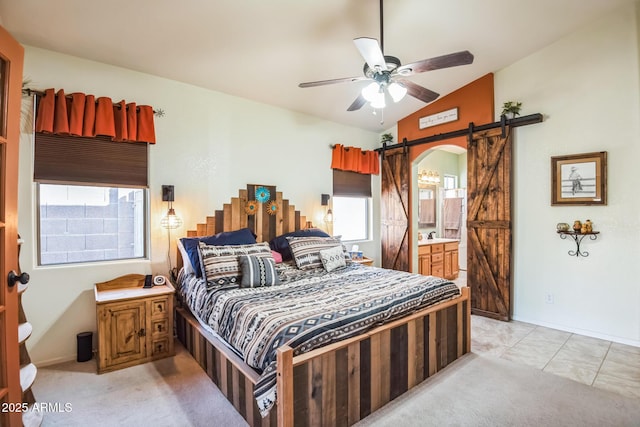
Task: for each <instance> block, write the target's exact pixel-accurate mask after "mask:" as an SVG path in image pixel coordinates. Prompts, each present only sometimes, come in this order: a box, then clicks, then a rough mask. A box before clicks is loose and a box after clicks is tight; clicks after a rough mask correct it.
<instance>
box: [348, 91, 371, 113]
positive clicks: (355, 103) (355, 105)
mask: <svg viewBox="0 0 640 427" xmlns="http://www.w3.org/2000/svg"><path fill="white" fill-rule="evenodd" d="M366 103H367V100H366V99H364V96H362V94H360V95H358V97H357V98H356V99H355V101H353V102H352V103H351V105H350V106H349V108H347V111H356V110H359V109H360V108H362V106H363V105H364V104H366Z"/></svg>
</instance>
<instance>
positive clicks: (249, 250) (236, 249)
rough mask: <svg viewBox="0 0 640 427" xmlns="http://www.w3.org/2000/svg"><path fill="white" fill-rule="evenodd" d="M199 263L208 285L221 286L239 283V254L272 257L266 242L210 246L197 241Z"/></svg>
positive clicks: (240, 274)
mask: <svg viewBox="0 0 640 427" xmlns="http://www.w3.org/2000/svg"><path fill="white" fill-rule="evenodd" d="M198 252H199V253H200V265H201V266H202V277H204V278H205V279H206V280H207V283H208V284H209V285H213V286H222V285H229V284H240V278H241V276H242V270H241V268H240V263H239V260H238V257H239V256H240V255H255V256H260V257H268V258H273V257H272V256H271V248H270V247H269V244H268V243H256V244H253V245H228V246H210V245H207V244H206V243H203V242H200V243H199V251H198Z"/></svg>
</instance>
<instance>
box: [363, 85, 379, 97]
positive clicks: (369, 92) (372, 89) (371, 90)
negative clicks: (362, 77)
mask: <svg viewBox="0 0 640 427" xmlns="http://www.w3.org/2000/svg"><path fill="white" fill-rule="evenodd" d="M379 93H380V85H379V84H378V83H376V82H371V83H369V84H368V85H366V86H365V87H364V88H363V89H362V97H363V98H364V99H366V100H367V101H369V102H373V100H374V99H376V97H377V96H378V94H379Z"/></svg>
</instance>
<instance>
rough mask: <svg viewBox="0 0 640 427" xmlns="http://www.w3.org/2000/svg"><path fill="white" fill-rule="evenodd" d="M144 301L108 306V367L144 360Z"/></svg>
mask: <svg viewBox="0 0 640 427" xmlns="http://www.w3.org/2000/svg"><path fill="white" fill-rule="evenodd" d="M145 305H146V303H145V301H135V302H130V303H125V304H114V305H111V306H109V308H108V310H107V312H108V313H109V316H108V322H109V324H108V325H107V331H106V332H107V335H106V341H107V342H109V348H110V350H111V351H110V354H109V355H108V357H109V362H108V363H109V365H117V364H119V363H125V362H130V361H132V360H140V359H144V358H145V357H146V356H147V355H146V346H145V341H146V338H145V336H146V331H145V323H144V322H145V321H146V318H147V316H146V314H145Z"/></svg>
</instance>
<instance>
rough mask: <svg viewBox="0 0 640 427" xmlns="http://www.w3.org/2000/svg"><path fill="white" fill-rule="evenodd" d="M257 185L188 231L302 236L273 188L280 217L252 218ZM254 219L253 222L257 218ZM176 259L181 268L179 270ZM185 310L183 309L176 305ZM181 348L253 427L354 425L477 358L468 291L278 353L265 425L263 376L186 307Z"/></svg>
mask: <svg viewBox="0 0 640 427" xmlns="http://www.w3.org/2000/svg"><path fill="white" fill-rule="evenodd" d="M257 187H258V186H256V185H248V186H247V190H240V195H239V197H238V198H233V199H232V200H231V203H230V204H225V206H224V210H222V211H216V216H215V217H207V222H206V224H199V225H198V227H197V230H195V231H189V232H187V235H188V236H205V235H211V234H215V233H218V232H220V231H231V230H236V229H239V228H243V227H250V228H251V229H252V230H254V232H255V233H256V234H257V235H258V240H259V241H268V240H270V239H271V238H273V237H275V236H277V235H280V234H282V233H287V232H289V231H293V230H297V229H300V228H301V227H300V225H301V224H304V223H305V221H304V217H301V216H300V214H299V212H297V211H295V208H294V207H293V206H292V205H289V203H288V201H286V200H283V199H282V195H281V193H277V192H276V191H275V187H272V186H264V187H266V188H268V189H269V190H270V192H271V194H272V195H275V198H274V200H275V201H276V203H277V204H278V209H277V212H276V214H275V215H267V214H264V215H261V213H260V212H259V210H258V211H257V212H256V214H255V215H247V214H246V213H245V210H244V207H245V205H246V203H247V201H248V200H253V199H254V195H255V188H257ZM252 217H253V218H252ZM181 261H182V260H181V257H180V254H179V253H178V268H180V267H181ZM178 305H179V304H178ZM175 319H176V331H177V336H178V339H179V340H180V342H181V343H182V344H183V345H184V346H185V348H186V349H187V350H188V351H189V352H190V353H191V355H192V356H193V357H194V359H195V360H196V361H197V362H198V363H199V364H200V366H201V367H202V369H204V370H205V372H206V373H207V375H208V376H209V377H210V378H211V380H212V381H213V382H214V383H215V384H216V385H217V386H218V387H219V388H220V391H222V393H223V394H224V395H225V396H226V397H227V399H228V400H229V402H231V404H232V405H233V406H234V408H235V409H236V410H237V411H238V412H239V413H240V415H242V417H243V418H244V419H245V420H246V421H247V423H249V425H251V426H263V427H266V426H274V427H275V426H294V425H295V426H307V425H309V426H312V425H319V426H349V425H352V424H355V423H356V422H358V421H359V420H361V419H363V418H365V417H366V416H367V415H369V414H371V413H372V412H374V411H376V410H377V409H379V408H380V407H382V406H383V405H385V404H386V403H388V402H390V401H391V400H393V399H395V398H396V397H398V396H400V395H401V394H403V393H404V392H406V391H407V390H409V389H411V388H413V387H414V386H416V385H417V384H419V383H420V382H422V381H423V380H425V379H426V378H428V377H430V376H432V375H434V374H435V373H437V372H438V371H440V370H441V369H443V368H444V367H445V366H447V365H448V364H450V363H451V362H453V361H454V360H456V359H458V358H459V357H461V356H462V355H464V354H466V353H468V352H469V351H471V334H470V328H471V324H470V319H471V305H470V298H469V288H462V294H461V295H460V296H459V297H457V298H455V299H453V300H449V301H445V302H442V303H440V304H437V305H435V306H431V307H427V308H425V309H423V310H421V311H418V312H415V313H413V314H411V315H409V316H407V317H404V318H402V319H398V320H396V321H393V322H391V323H387V324H384V325H382V326H380V327H378V328H376V329H373V330H371V331H368V332H366V333H364V334H362V335H358V336H356V337H352V338H349V339H346V340H344V341H340V342H337V343H334V344H331V345H328V346H326V347H322V348H318V349H316V350H313V351H310V352H308V353H304V354H301V355H299V356H296V357H294V356H293V350H292V349H291V348H290V347H288V346H283V347H280V348H279V349H278V356H277V369H278V370H277V395H278V398H277V399H278V403H277V405H276V406H275V407H274V408H272V410H271V412H270V414H269V416H268V417H266V418H262V417H261V416H260V413H259V411H258V406H257V404H256V401H255V398H254V397H253V391H254V387H255V384H256V382H257V380H258V377H259V375H258V373H256V372H255V371H254V370H253V368H251V367H250V366H248V365H247V364H246V363H244V361H243V360H242V359H241V358H240V357H238V356H237V355H236V354H235V353H234V352H233V351H231V350H230V349H229V348H228V347H227V345H226V344H225V343H223V342H222V341H220V340H219V339H218V338H217V337H215V336H214V335H212V334H211V333H210V332H208V331H207V330H206V329H205V328H204V327H203V326H202V325H200V323H199V322H198V320H197V319H196V318H195V317H194V316H193V315H192V314H191V313H190V312H189V310H188V309H187V308H184V307H178V308H177V309H176V316H175Z"/></svg>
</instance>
